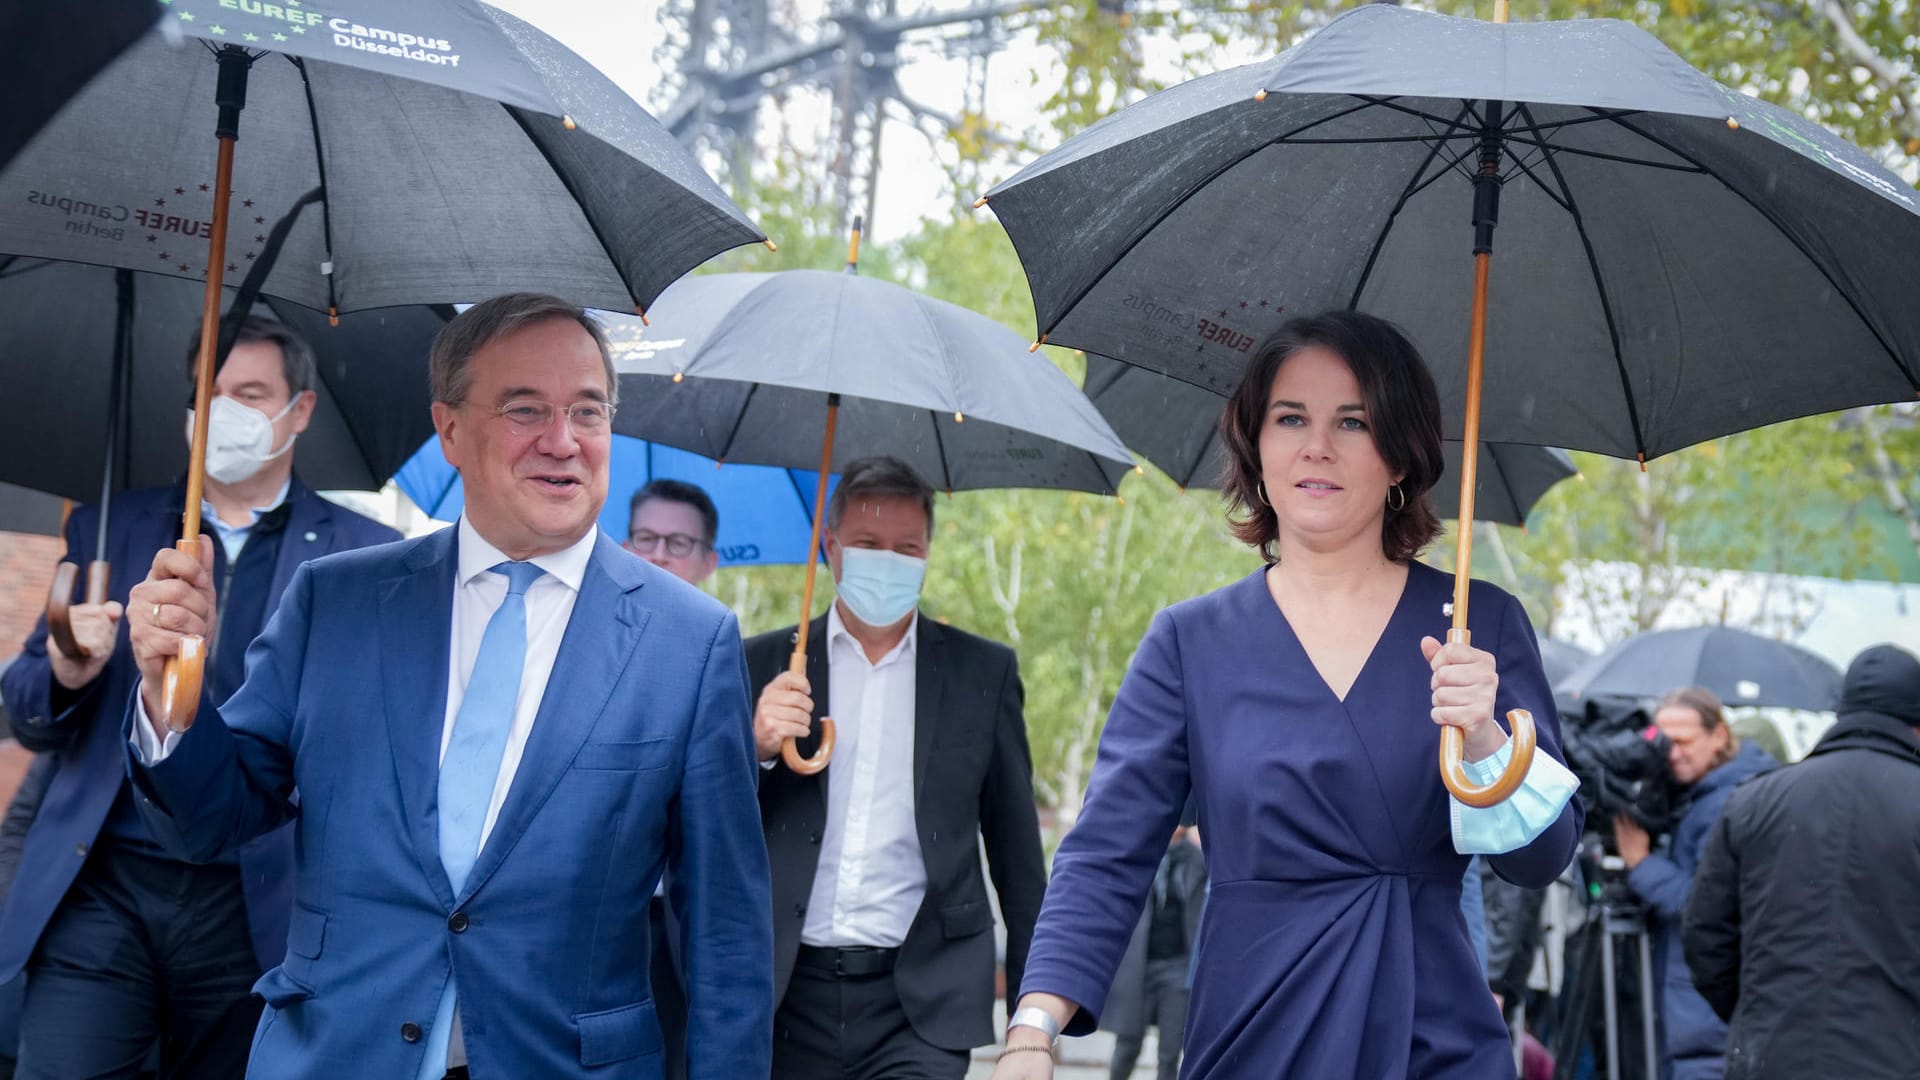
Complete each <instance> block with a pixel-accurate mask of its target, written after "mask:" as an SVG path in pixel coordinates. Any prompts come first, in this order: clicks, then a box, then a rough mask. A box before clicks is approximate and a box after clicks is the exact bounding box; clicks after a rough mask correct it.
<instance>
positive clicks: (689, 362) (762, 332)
mask: <svg viewBox="0 0 1920 1080" xmlns="http://www.w3.org/2000/svg"><path fill="white" fill-rule="evenodd" d="M859 251H860V223H859V220H858V219H855V221H854V232H853V242H852V245H851V246H850V249H849V251H848V253H847V272H846V273H827V272H824V271H819V270H788V271H784V272H782V273H777V274H704V275H696V276H693V277H688V278H684V279H682V280H681V281H679V282H676V283H675V284H674V285H673V286H672V287H671V288H669V289H668V290H667V291H666V292H664V293H662V294H661V296H660V300H659V303H657V304H656V305H655V306H654V309H653V312H652V319H651V324H650V325H648V326H647V327H646V329H645V330H644V332H642V333H640V334H639V342H638V347H637V348H635V349H632V350H629V351H628V352H627V355H625V356H624V357H623V358H622V359H621V360H620V361H619V369H620V372H621V375H620V399H621V403H620V411H619V413H617V414H616V418H615V427H616V428H617V429H618V430H620V431H622V432H624V433H626V434H629V435H635V436H638V437H640V438H643V439H651V440H654V441H656V442H663V443H667V444H669V445H672V446H679V447H682V448H684V449H687V450H693V451H696V452H698V453H701V454H705V455H706V456H707V457H710V458H715V459H717V460H720V461H739V462H743V463H747V464H753V465H781V466H786V467H788V468H813V469H816V470H818V475H819V483H818V486H817V487H816V488H815V489H814V504H813V523H814V524H813V539H812V541H811V543H810V544H809V545H808V549H807V571H806V584H805V586H804V587H803V589H802V593H801V601H800V632H799V635H798V637H797V638H796V639H795V642H794V650H793V656H792V658H791V660H790V670H792V671H794V672H796V673H803V672H804V671H805V670H806V660H807V655H806V654H807V619H808V616H809V615H810V614H811V611H812V607H813V583H814V570H815V566H816V563H815V559H816V557H817V556H818V554H819V550H820V524H821V521H822V520H823V519H824V518H825V516H826V513H825V511H826V500H827V477H828V475H829V474H830V473H833V472H837V471H839V469H840V468H841V467H842V466H843V465H844V464H845V463H846V462H847V461H849V460H852V459H855V458H861V457H867V456H870V455H874V454H888V455H891V456H893V457H897V458H899V459H901V460H903V461H905V462H906V463H907V464H909V465H911V466H912V467H913V468H914V470H915V471H916V472H918V473H919V474H920V475H921V476H923V477H925V478H926V479H927V480H928V481H929V482H930V483H932V484H933V485H934V486H935V487H941V488H945V489H946V490H948V491H957V490H962V489H969V488H998V487H1035V488H1064V489H1068V490H1080V491H1094V492H1103V493H1105V492H1114V491H1116V490H1117V489H1118V487H1119V484H1120V478H1121V477H1122V476H1124V475H1126V473H1127V472H1128V470H1130V469H1132V468H1133V458H1132V456H1131V455H1130V454H1128V453H1127V448H1126V447H1125V446H1123V445H1122V444H1121V442H1120V439H1119V438H1118V437H1117V436H1116V435H1114V433H1113V429H1112V428H1110V427H1108V426H1107V422H1106V421H1105V420H1104V419H1102V418H1101V416H1100V413H1099V411H1098V410H1096V409H1095V408H1094V407H1093V403H1092V402H1090V401H1088V400H1087V398H1086V395H1084V394H1082V393H1081V392H1080V391H1079V389H1078V388H1076V387H1075V386H1074V385H1073V381H1072V380H1071V379H1068V378H1067V376H1066V375H1065V374H1064V373H1063V372H1061V371H1060V369H1059V368H1056V367H1054V366H1053V364H1052V362H1050V361H1048V360H1047V359H1045V358H1044V357H1036V356H1034V355H1032V353H1031V351H1030V350H1029V349H1028V348H1027V343H1026V342H1025V341H1023V340H1021V338H1020V336H1019V335H1018V334H1015V333H1014V332H1013V331H1011V330H1009V329H1007V328H1006V327H1004V326H1002V325H1000V324H999V323H997V322H994V321H993V320H992V319H989V318H987V317H986V316H985V315H981V314H979V313H977V312H973V311H969V310H967V309H966V308H963V307H958V306H956V305H953V304H949V303H946V302H945V301H941V300H935V299H933V298H932V297H928V296H923V295H921V294H920V293H917V292H914V291H913V290H911V289H904V288H901V287H900V286H898V285H889V284H887V283H886V282H884V281H875V280H873V279H871V278H863V277H860V276H859V275H858V274H856V273H854V272H853V271H854V269H855V267H856V264H857V261H858V258H859ZM637 321H638V320H634V319H631V318H627V319H624V320H621V319H618V318H616V319H615V320H614V322H615V324H616V327H618V326H619V324H620V323H621V322H624V323H625V327H624V329H625V330H626V331H627V332H628V333H629V334H631V333H632V332H634V331H636V330H638V328H637V327H635V326H634V325H633V323H635V322H637ZM832 754H833V722H832V721H831V720H828V719H826V718H824V717H823V718H822V719H821V721H820V744H819V749H818V750H817V751H816V752H815V753H814V755H813V756H812V757H809V758H803V757H801V756H800V754H799V751H798V750H797V749H796V748H795V745H794V741H793V740H792V739H788V740H787V741H786V743H785V745H784V746H783V747H782V750H781V758H782V760H784V761H785V762H786V764H787V767H788V768H790V769H793V770H794V771H796V772H799V773H803V774H811V773H817V772H819V771H820V770H822V769H824V768H826V767H827V761H828V759H829V758H830V757H831V756H832Z"/></svg>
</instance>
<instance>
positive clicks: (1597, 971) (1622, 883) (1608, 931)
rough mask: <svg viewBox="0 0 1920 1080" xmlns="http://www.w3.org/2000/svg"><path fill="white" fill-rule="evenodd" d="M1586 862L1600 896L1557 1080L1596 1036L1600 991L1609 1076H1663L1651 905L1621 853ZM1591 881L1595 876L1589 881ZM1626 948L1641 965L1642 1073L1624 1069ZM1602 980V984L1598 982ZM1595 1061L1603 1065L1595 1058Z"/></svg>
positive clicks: (1645, 1079) (1616, 1079)
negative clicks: (1622, 959)
mask: <svg viewBox="0 0 1920 1080" xmlns="http://www.w3.org/2000/svg"><path fill="white" fill-rule="evenodd" d="M1583 861H1587V862H1588V865H1589V866H1590V867H1597V869H1598V871H1599V881H1600V888H1599V890H1598V893H1599V895H1598V897H1597V899H1596V900H1595V901H1594V902H1593V903H1592V904H1590V905H1589V907H1588V909H1587V910H1588V917H1587V925H1586V927H1585V929H1583V930H1582V931H1581V934H1582V944H1581V947H1580V952H1579V957H1580V960H1579V964H1580V968H1579V975H1578V977H1577V979H1576V980H1575V982H1574V985H1573V987H1572V988H1571V990H1570V991H1569V992H1568V993H1567V995H1566V999H1565V1008H1564V1009H1562V1010H1561V1011H1560V1014H1559V1018H1560V1021H1561V1022H1560V1024H1559V1025H1558V1026H1557V1028H1556V1030H1555V1033H1554V1039H1553V1056H1554V1062H1555V1065H1554V1073H1553V1075H1554V1080H1570V1078H1571V1077H1572V1076H1573V1072H1574V1069H1575V1068H1576V1067H1577V1066H1578V1064H1579V1055H1580V1049H1581V1047H1583V1046H1585V1045H1587V1043H1588V1041H1589V1040H1590V1038H1591V1027H1592V1022H1593V995H1594V991H1595V990H1596V989H1598V990H1599V992H1600V994H1601V1008H1602V1013H1603V1015H1604V1017H1605V1023H1606V1043H1605V1046H1604V1051H1605V1054H1606V1069H1607V1080H1655V1078H1656V1077H1658V1076H1659V1075H1660V1057H1659V1049H1658V1047H1657V1046H1656V1045H1655V1042H1654V1011H1653V1010H1654V997H1653V991H1654V985H1653V947H1652V942H1651V939H1650V938H1648V936H1647V918H1646V909H1645V908H1644V907H1643V906H1642V905H1641V903H1640V901H1639V899H1638V898H1637V897H1635V896H1634V895H1633V893H1632V891H1631V890H1630V889H1628V888H1627V883H1626V874H1625V871H1626V865H1625V864H1624V863H1622V862H1621V861H1620V858H1619V856H1617V855H1604V856H1600V857H1599V858H1597V859H1592V860H1583ZM1590 880H1591V879H1590ZM1621 946H1626V947H1627V948H1628V949H1629V951H1630V954H1631V955H1632V956H1633V957H1634V958H1635V960H1636V961H1637V963H1635V964H1634V966H1635V967H1636V968H1637V969H1638V976H1639V989H1640V1017H1639V1020H1640V1038H1641V1043H1642V1050H1643V1054H1644V1064H1643V1065H1642V1071H1640V1072H1639V1074H1638V1076H1637V1077H1636V1076H1634V1074H1632V1073H1623V1072H1622V1071H1621V1064H1622V1052H1623V1050H1624V1049H1625V1048H1623V1047H1622V1046H1621V1045H1620V1042H1621V1030H1620V1028H1621V1023H1620V1021H1621V1016H1620V995H1619V991H1620V986H1619V980H1618V973H1617V972H1616V970H1615V969H1616V967H1617V966H1618V965H1617V957H1618V955H1619V954H1618V949H1619V948H1620V947H1621ZM1596 981H1598V982H1599V983H1600V985H1599V986H1598V987H1596V986H1595V985H1594V984H1595V982H1596ZM1596 1064H1598V1063H1597V1062H1596Z"/></svg>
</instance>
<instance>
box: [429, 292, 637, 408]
mask: <svg viewBox="0 0 1920 1080" xmlns="http://www.w3.org/2000/svg"><path fill="white" fill-rule="evenodd" d="M547 319H571V320H572V321H574V322H575V323H578V324H579V326H580V328H581V329H582V330H585V331H586V332H587V335H588V336H589V337H591V338H593V344H594V347H595V348H597V349H599V350H600V363H601V365H602V366H603V367H605V368H606V371H607V401H608V403H610V404H618V403H619V401H620V376H619V374H618V373H617V372H615V371H614V368H613V349H612V347H611V346H609V345H608V344H607V334H606V331H604V330H602V329H601V328H600V323H599V322H598V321H597V320H595V319H594V317H593V316H592V315H589V314H587V310H586V309H585V308H583V307H581V306H580V305H578V304H571V303H568V302H567V301H565V300H562V299H560V298H559V297H557V296H548V295H546V294H545V293H531V292H520V293H505V294H502V295H500V296H496V297H493V298H492V299H490V300H482V301H480V302H479V303H477V304H475V305H473V306H472V307H470V308H468V309H467V310H465V311H463V312H461V313H460V314H458V315H455V316H454V317H453V318H452V319H450V320H448V322H447V325H445V326H443V327H441V328H440V333H439V334H437V335H435V336H434V339H433V351H432V352H431V353H430V354H429V355H428V357H427V380H428V386H429V388H430V389H431V390H432V391H433V400H435V401H439V402H444V403H446V404H448V405H463V404H465V403H466V400H467V388H468V387H469V386H471V385H472V384H473V372H472V363H473V355H474V354H475V353H477V352H479V351H480V350H481V349H484V348H486V347H487V346H488V345H491V344H493V343H494V342H495V341H498V340H500V339H501V338H503V337H506V336H507V335H508V334H511V333H513V332H514V331H516V330H519V329H520V328H521V327H525V326H531V325H533V324H534V323H537V322H544V321H546V320H547Z"/></svg>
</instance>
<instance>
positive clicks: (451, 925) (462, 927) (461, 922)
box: [447, 911, 467, 934]
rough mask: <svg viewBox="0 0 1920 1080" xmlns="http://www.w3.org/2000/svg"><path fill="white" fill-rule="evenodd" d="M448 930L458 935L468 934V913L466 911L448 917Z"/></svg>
mask: <svg viewBox="0 0 1920 1080" xmlns="http://www.w3.org/2000/svg"><path fill="white" fill-rule="evenodd" d="M447 929H449V930H451V931H453V932H454V933H456V934H464V933H466V932H467V913H466V912H464V911H456V912H454V913H453V914H451V915H449V916H447Z"/></svg>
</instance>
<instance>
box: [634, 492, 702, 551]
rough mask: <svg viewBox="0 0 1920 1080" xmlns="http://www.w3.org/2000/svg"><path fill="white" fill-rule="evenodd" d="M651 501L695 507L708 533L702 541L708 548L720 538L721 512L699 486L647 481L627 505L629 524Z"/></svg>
mask: <svg viewBox="0 0 1920 1080" xmlns="http://www.w3.org/2000/svg"><path fill="white" fill-rule="evenodd" d="M649 499H665V500H667V501H668V502H677V503H685V504H686V505H688V506H691V507H693V508H694V509H695V510H697V511H699V512H700V525H701V527H702V528H704V529H705V530H706V533H707V534H706V535H705V536H703V537H701V539H703V540H705V541H706V542H707V546H708V547H712V546H713V542H714V541H715V540H716V539H718V538H719V536H720V510H719V508H718V507H716V506H714V505H713V497H712V496H710V495H708V494H707V492H706V489H704V488H702V487H701V486H700V485H699V484H689V483H687V482H686V481H685V480H672V479H666V478H662V479H659V480H649V481H647V486H645V487H643V488H641V489H640V490H639V491H636V492H634V493H633V500H632V501H631V502H629V503H627V521H628V522H632V521H633V515H635V514H637V513H639V512H640V508H641V507H642V506H645V505H646V504H647V500H649Z"/></svg>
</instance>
